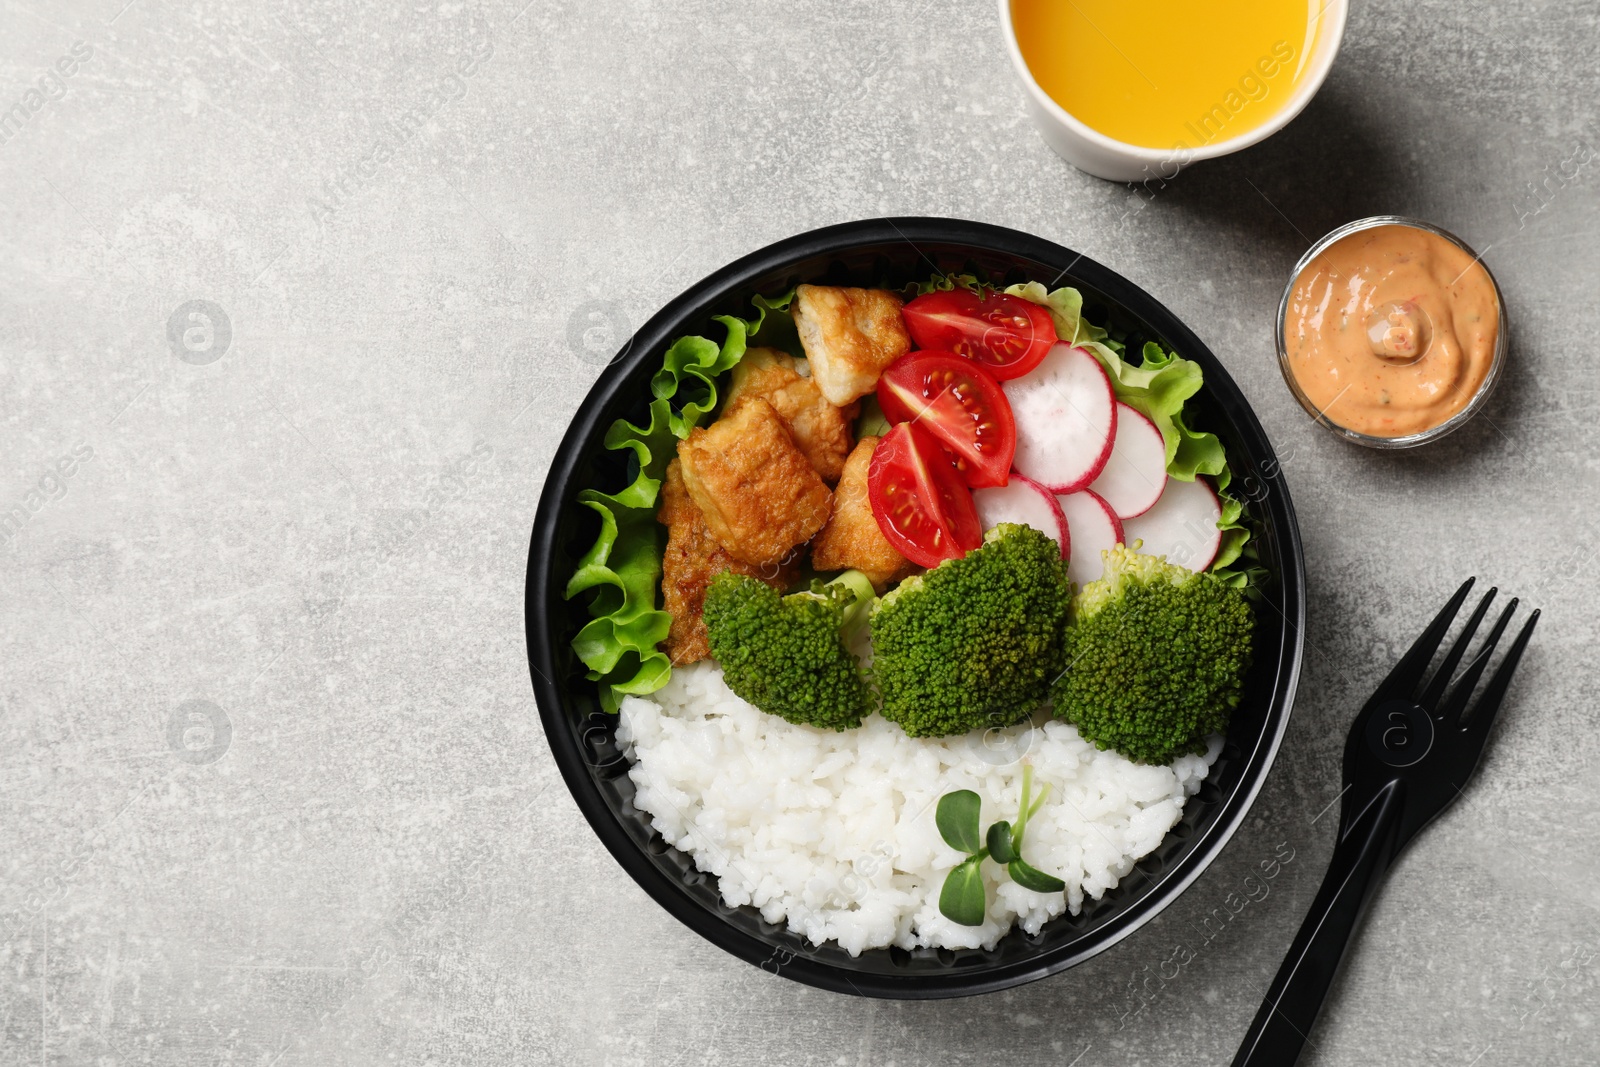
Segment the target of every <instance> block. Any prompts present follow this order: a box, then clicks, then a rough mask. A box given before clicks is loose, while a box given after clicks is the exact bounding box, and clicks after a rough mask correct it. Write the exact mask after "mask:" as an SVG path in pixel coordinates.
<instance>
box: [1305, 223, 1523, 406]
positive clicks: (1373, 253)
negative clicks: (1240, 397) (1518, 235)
mask: <svg viewBox="0 0 1600 1067" xmlns="http://www.w3.org/2000/svg"><path fill="white" fill-rule="evenodd" d="M1499 329H1500V304H1499V298H1498V296H1497V295H1496V293H1495V288H1494V282H1493V280H1492V279H1491V278H1490V277H1489V272H1488V271H1487V270H1485V269H1484V268H1483V265H1482V264H1480V263H1478V262H1476V261H1475V260H1474V259H1473V258H1472V257H1471V256H1470V255H1468V254H1467V253H1466V252H1464V251H1462V250H1461V248H1459V247H1458V246H1456V245H1455V244H1453V243H1452V242H1450V241H1448V240H1446V239H1445V238H1443V237H1440V236H1439V235H1438V234H1434V233H1429V232H1428V231H1427V230H1420V229H1417V228H1416V227H1414V226H1402V225H1388V226H1377V227H1373V228H1372V229H1369V230H1358V231H1357V232H1355V233H1352V234H1350V235H1349V236H1347V237H1343V238H1340V239H1339V240H1338V241H1335V242H1334V243H1333V244H1331V245H1329V246H1328V247H1327V248H1325V249H1323V250H1322V252H1321V253H1320V254H1319V255H1318V256H1317V257H1316V258H1315V259H1313V260H1312V261H1311V262H1310V263H1308V264H1307V265H1306V268H1305V270H1303V271H1301V273H1300V277H1299V279H1298V280H1297V281H1296V282H1295V285H1294V289H1293V291H1292V292H1291V293H1290V296H1289V306H1288V308H1287V312H1286V314H1285V317H1284V324H1283V333H1284V347H1285V349H1286V351H1287V352H1288V355H1289V367H1290V371H1291V373H1292V374H1293V375H1294V379H1295V382H1296V383H1297V384H1298V385H1299V386H1300V390H1301V392H1303V393H1304V394H1305V395H1306V397H1307V398H1308V399H1309V400H1310V401H1311V403H1312V404H1313V405H1314V406H1315V407H1316V408H1317V410H1318V411H1321V412H1322V413H1323V414H1324V416H1325V417H1326V418H1327V419H1328V421H1330V422H1333V423H1336V424H1337V425H1339V426H1343V427H1344V428H1346V429H1349V430H1354V431H1356V432H1357V433H1364V434H1368V435H1370V436H1373V437H1404V436H1406V435H1408V434H1413V433H1420V432H1421V431H1423V430H1427V429H1431V428H1432V427H1434V426H1438V425H1439V424H1440V423H1442V422H1445V421H1446V420H1448V419H1450V418H1451V417H1452V416H1454V415H1456V414H1458V413H1459V412H1460V411H1461V410H1462V409H1463V408H1465V407H1466V406H1467V405H1468V404H1469V403H1471V402H1472V398H1473V396H1474V395H1475V394H1476V393H1477V392H1478V389H1479V387H1480V386H1482V385H1483V382H1484V379H1485V378H1487V377H1488V375H1489V370H1490V367H1491V365H1492V364H1493V362H1494V352H1495V341H1496V339H1497V337H1498V334H1499Z"/></svg>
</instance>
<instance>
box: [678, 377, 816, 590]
mask: <svg viewBox="0 0 1600 1067" xmlns="http://www.w3.org/2000/svg"><path fill="white" fill-rule="evenodd" d="M678 458H679V459H680V460H682V461H683V484H684V488H686V489H687V490H688V491H689V496H691V497H692V498H694V502H695V504H696V505H697V506H698V507H699V508H700V512H701V514H702V515H704V516H705V520H706V527H707V528H708V529H710V531H711V536H712V537H715V538H716V539H717V543H718V544H720V545H721V546H722V547H723V548H724V549H725V550H726V551H727V553H728V554H729V555H730V556H732V557H733V558H734V559H737V560H742V561H743V562H745V563H752V564H756V565H760V564H763V563H769V564H770V563H776V562H777V561H778V560H781V559H783V557H784V556H785V555H786V554H787V553H788V552H789V550H790V549H792V548H794V547H795V546H796V545H801V544H804V543H805V542H807V541H809V540H811V537H812V535H813V534H815V533H816V532H817V531H818V530H820V529H822V524H823V523H825V522H827V521H828V513H829V511H831V510H832V506H833V494H832V493H831V492H829V490H828V487H827V486H826V485H825V484H823V481H822V478H821V477H820V476H819V475H818V474H817V472H816V471H815V470H813V469H812V467H811V464H810V463H809V462H808V461H807V460H806V457H805V453H803V452H801V451H800V448H799V446H798V445H796V444H795V443H794V438H793V437H792V436H791V435H790V433H789V428H788V426H786V425H784V421H783V416H781V415H779V414H778V411H777V409H776V408H774V407H773V406H772V405H771V404H769V403H767V402H766V401H765V400H763V399H761V398H760V397H759V396H747V397H745V398H744V399H743V400H741V401H739V403H737V404H735V405H733V406H732V407H730V408H728V409H726V410H725V411H724V412H723V414H722V417H721V418H720V419H718V420H717V421H716V422H714V423H712V424H711V426H710V427H699V428H697V429H696V430H695V431H694V432H693V433H691V434H690V435H689V438H688V440H686V441H679V442H678Z"/></svg>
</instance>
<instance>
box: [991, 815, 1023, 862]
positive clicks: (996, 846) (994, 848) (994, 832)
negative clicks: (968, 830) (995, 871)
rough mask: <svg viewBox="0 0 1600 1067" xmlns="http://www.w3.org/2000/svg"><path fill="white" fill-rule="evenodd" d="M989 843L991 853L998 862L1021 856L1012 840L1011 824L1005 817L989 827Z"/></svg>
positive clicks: (1009, 860)
mask: <svg viewBox="0 0 1600 1067" xmlns="http://www.w3.org/2000/svg"><path fill="white" fill-rule="evenodd" d="M988 843H989V855H991V856H993V857H994V861H995V862H996V863H1010V862H1011V861H1012V860H1015V859H1018V858H1019V857H1018V856H1017V853H1016V849H1015V847H1014V845H1013V843H1012V840H1011V824H1010V823H1008V822H1006V821H1005V820H1004V819H1001V820H1000V821H999V822H997V823H995V824H994V825H993V826H991V827H989V836H988Z"/></svg>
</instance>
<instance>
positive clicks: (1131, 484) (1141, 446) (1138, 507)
mask: <svg viewBox="0 0 1600 1067" xmlns="http://www.w3.org/2000/svg"><path fill="white" fill-rule="evenodd" d="M1166 485H1167V443H1166V441H1164V440H1162V438H1161V431H1160V430H1158V429H1156V424H1155V423H1153V422H1151V421H1150V420H1149V419H1147V418H1146V417H1145V416H1144V414H1143V413H1142V412H1139V411H1135V410H1134V409H1133V408H1131V407H1129V406H1128V405H1127V404H1124V403H1123V402H1122V401H1120V400H1119V401H1117V432H1116V436H1115V437H1114V438H1113V439H1112V442H1111V455H1110V457H1109V458H1107V460H1106V466H1105V469H1104V470H1102V471H1101V472H1100V476H1099V477H1097V478H1096V479H1095V480H1094V481H1093V482H1091V483H1090V485H1089V488H1090V489H1093V490H1094V491H1095V492H1097V493H1099V494H1100V496H1101V497H1102V498H1103V499H1104V500H1105V502H1106V503H1107V504H1110V505H1111V510H1113V511H1115V512H1116V513H1117V518H1119V519H1131V518H1133V517H1134V516H1135V515H1143V514H1144V513H1145V512H1147V511H1149V510H1150V509H1151V508H1152V507H1154V506H1155V503H1156V501H1157V500H1160V499H1161V490H1162V489H1164V488H1166Z"/></svg>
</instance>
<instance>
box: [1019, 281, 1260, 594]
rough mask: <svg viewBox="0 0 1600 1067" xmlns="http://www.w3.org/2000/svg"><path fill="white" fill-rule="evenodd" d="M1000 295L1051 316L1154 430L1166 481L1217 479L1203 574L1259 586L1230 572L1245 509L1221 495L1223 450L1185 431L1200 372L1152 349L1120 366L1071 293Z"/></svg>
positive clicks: (1225, 479)
mask: <svg viewBox="0 0 1600 1067" xmlns="http://www.w3.org/2000/svg"><path fill="white" fill-rule="evenodd" d="M1006 292H1008V293H1010V294H1011V295H1013V296H1020V297H1022V298H1023V299H1024V300H1031V301H1032V302H1033V303H1035V304H1040V305H1042V306H1044V307H1045V308H1047V309H1049V311H1050V318H1051V320H1052V321H1054V323H1055V327H1056V336H1057V337H1060V338H1062V339H1063V340H1065V339H1068V338H1070V339H1071V341H1072V343H1073V344H1074V345H1079V346H1082V347H1083V348H1086V349H1088V350H1089V351H1090V352H1091V353H1093V354H1094V357H1095V358H1096V359H1098V360H1099V361H1100V365H1101V366H1102V367H1104V368H1105V370H1106V374H1107V375H1109V376H1110V378H1111V388H1112V390H1113V391H1114V392H1115V393H1116V394H1117V399H1118V400H1121V401H1122V402H1123V403H1125V404H1127V405H1128V406H1129V407H1131V408H1133V409H1134V410H1135V411H1138V412H1140V413H1141V414H1143V415H1144V416H1145V417H1146V418H1148V419H1149V420H1150V421H1151V422H1153V423H1155V426H1156V429H1158V430H1160V431H1161V438H1162V440H1163V441H1165V442H1166V446H1167V476H1168V477H1169V478H1176V479H1178V480H1179V481H1182V482H1192V481H1194V479H1195V476H1196V475H1199V474H1207V475H1210V476H1211V477H1212V478H1214V479H1215V485H1216V488H1217V498H1218V499H1219V500H1220V501H1221V502H1222V517H1221V518H1220V519H1218V520H1217V526H1218V528H1219V529H1221V531H1222V545H1221V547H1220V548H1219V549H1218V550H1217V558H1216V559H1215V560H1214V561H1212V564H1211V567H1210V568H1209V569H1210V571H1211V572H1212V573H1213V574H1215V575H1216V576H1217V577H1219V578H1221V579H1223V580H1224V581H1226V582H1227V583H1228V584H1229V585H1233V586H1238V587H1241V588H1243V587H1248V586H1250V585H1251V584H1252V583H1253V582H1254V581H1256V580H1258V577H1257V576H1258V575H1259V573H1260V568H1259V567H1251V566H1248V565H1246V566H1235V565H1236V564H1237V563H1239V560H1240V558H1241V556H1243V555H1244V554H1245V546H1246V545H1247V543H1248V542H1249V540H1250V530H1249V529H1248V528H1247V527H1246V526H1245V524H1244V517H1245V516H1244V503H1243V502H1242V501H1240V500H1238V499H1237V498H1235V497H1232V496H1230V495H1228V493H1227V488H1228V484H1229V483H1230V482H1231V481H1232V480H1233V473H1232V471H1230V470H1229V469H1228V457H1227V454H1226V453H1225V452H1224V451H1223V448H1222V442H1221V441H1220V440H1219V439H1218V438H1217V435H1216V434H1212V433H1204V432H1202V431H1199V430H1191V429H1190V428H1189V427H1188V426H1187V425H1186V424H1185V423H1184V413H1183V408H1184V405H1185V404H1186V403H1188V401H1189V398H1190V397H1192V396H1194V395H1195V394H1196V393H1198V392H1199V391H1200V388H1201V386H1202V385H1204V384H1205V381H1204V376H1203V375H1202V373H1201V370H1200V364H1198V363H1196V362H1194V361H1193V360H1189V359H1183V358H1182V357H1180V356H1179V355H1178V354H1177V353H1176V352H1168V351H1166V350H1165V349H1163V348H1162V347H1161V346H1160V345H1158V344H1155V343H1153V342H1147V343H1146V344H1145V346H1144V349H1143V351H1141V352H1140V361H1139V362H1138V363H1132V362H1130V361H1128V360H1127V359H1124V358H1123V352H1122V349H1123V346H1122V345H1121V344H1120V343H1119V342H1117V341H1116V340H1114V339H1113V338H1111V337H1110V336H1109V335H1108V334H1107V332H1106V330H1105V329H1104V328H1102V327H1099V326H1095V325H1094V324H1093V323H1090V322H1089V321H1088V320H1087V319H1085V318H1084V317H1083V294H1081V293H1079V292H1078V290H1076V289H1073V288H1070V287H1063V288H1060V289H1056V290H1053V291H1049V290H1046V289H1045V287H1044V286H1042V285H1040V284H1039V283H1038V282H1027V283H1025V284H1022V285H1013V286H1011V287H1009V288H1008V289H1006ZM1252 556H1253V554H1252ZM1247 562H1248V561H1247Z"/></svg>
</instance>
